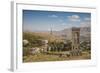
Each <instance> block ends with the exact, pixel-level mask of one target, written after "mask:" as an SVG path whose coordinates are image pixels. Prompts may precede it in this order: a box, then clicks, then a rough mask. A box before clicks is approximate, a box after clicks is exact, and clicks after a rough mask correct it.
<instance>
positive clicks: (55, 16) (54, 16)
mask: <svg viewBox="0 0 100 73" xmlns="http://www.w3.org/2000/svg"><path fill="white" fill-rule="evenodd" d="M48 17H52V18H57V17H58V16H57V15H49V16H48Z"/></svg>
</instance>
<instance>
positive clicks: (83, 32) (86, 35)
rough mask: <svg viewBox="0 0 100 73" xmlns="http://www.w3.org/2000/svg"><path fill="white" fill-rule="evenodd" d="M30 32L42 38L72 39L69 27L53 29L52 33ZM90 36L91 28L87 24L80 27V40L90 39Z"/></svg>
mask: <svg viewBox="0 0 100 73" xmlns="http://www.w3.org/2000/svg"><path fill="white" fill-rule="evenodd" d="M30 33H31V34H34V35H37V36H41V37H43V38H44V39H50V40H52V41H53V40H61V39H68V40H71V39H72V30H71V28H66V29H64V30H61V31H53V32H52V35H51V34H50V31H37V32H36V31H35V32H30ZM90 38H91V28H90V27H89V26H86V27H80V41H85V40H86V41H90Z"/></svg>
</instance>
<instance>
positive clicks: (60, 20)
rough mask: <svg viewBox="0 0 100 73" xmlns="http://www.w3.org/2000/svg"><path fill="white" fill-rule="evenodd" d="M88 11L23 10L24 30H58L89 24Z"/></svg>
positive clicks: (89, 15)
mask: <svg viewBox="0 0 100 73" xmlns="http://www.w3.org/2000/svg"><path fill="white" fill-rule="evenodd" d="M90 24H91V14H90V13H77V12H60V11H59V12H56V11H36V10H23V30H24V31H50V28H51V27H52V30H54V31H60V30H63V29H66V28H71V27H83V26H90Z"/></svg>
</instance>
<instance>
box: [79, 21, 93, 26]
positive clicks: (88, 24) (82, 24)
mask: <svg viewBox="0 0 100 73" xmlns="http://www.w3.org/2000/svg"><path fill="white" fill-rule="evenodd" d="M80 26H81V27H90V26H91V22H82V23H80Z"/></svg>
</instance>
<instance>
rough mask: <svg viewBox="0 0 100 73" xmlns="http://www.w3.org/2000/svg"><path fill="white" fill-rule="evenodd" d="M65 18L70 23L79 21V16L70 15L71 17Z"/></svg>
mask: <svg viewBox="0 0 100 73" xmlns="http://www.w3.org/2000/svg"><path fill="white" fill-rule="evenodd" d="M67 18H68V19H69V20H70V21H75V22H76V21H78V22H79V21H80V16H78V15H72V16H67Z"/></svg>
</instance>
